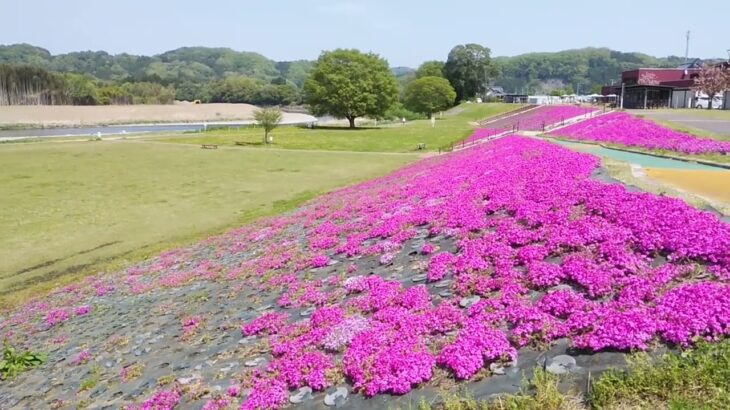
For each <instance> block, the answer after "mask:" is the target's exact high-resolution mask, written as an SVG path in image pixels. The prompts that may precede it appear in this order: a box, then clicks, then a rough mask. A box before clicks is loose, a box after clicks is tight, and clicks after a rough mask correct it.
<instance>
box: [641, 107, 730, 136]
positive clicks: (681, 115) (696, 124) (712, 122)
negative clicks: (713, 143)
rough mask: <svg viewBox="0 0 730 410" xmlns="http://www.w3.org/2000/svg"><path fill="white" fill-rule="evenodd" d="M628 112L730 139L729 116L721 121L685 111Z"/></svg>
mask: <svg viewBox="0 0 730 410" xmlns="http://www.w3.org/2000/svg"><path fill="white" fill-rule="evenodd" d="M630 112H631V114H635V115H645V116H646V117H647V118H650V119H657V120H662V121H670V122H674V123H678V124H681V125H685V126H687V127H691V128H697V129H700V130H704V131H709V132H714V133H715V134H719V135H724V136H726V137H730V115H728V119H721V118H708V117H704V116H703V114H702V113H696V114H693V113H692V112H688V111H687V110H681V111H677V112H672V111H656V110H636V111H633V110H632V111H630Z"/></svg>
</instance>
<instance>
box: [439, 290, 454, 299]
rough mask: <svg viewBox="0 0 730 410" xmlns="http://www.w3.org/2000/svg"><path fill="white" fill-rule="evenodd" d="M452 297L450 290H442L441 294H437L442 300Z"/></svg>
mask: <svg viewBox="0 0 730 410" xmlns="http://www.w3.org/2000/svg"><path fill="white" fill-rule="evenodd" d="M453 295H454V293H453V292H451V291H450V290H442V291H441V292H439V296H441V297H442V298H450V297H452V296H453Z"/></svg>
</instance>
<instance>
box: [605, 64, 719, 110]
mask: <svg viewBox="0 0 730 410" xmlns="http://www.w3.org/2000/svg"><path fill="white" fill-rule="evenodd" d="M720 65H722V66H723V67H726V68H727V67H728V65H730V63H720ZM701 66H702V64H701V61H700V60H699V59H695V60H693V61H691V62H688V63H687V64H682V65H681V66H679V67H677V68H640V69H638V70H630V71H624V72H623V73H621V83H622V84H623V86H622V85H610V86H604V87H603V89H602V91H601V94H603V95H610V94H616V95H618V96H619V98H620V97H621V91H622V89H623V91H624V92H625V95H624V96H623V107H624V108H643V109H646V108H691V107H692V106H693V100H694V98H695V90H694V84H695V80H696V79H697V77H699V75H700V68H701ZM725 106H726V107H727V98H725Z"/></svg>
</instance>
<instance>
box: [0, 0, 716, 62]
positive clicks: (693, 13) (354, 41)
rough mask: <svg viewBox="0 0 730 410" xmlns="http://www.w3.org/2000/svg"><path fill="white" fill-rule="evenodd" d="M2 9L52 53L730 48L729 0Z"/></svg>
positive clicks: (3, 33) (39, 4) (186, 2)
mask: <svg viewBox="0 0 730 410" xmlns="http://www.w3.org/2000/svg"><path fill="white" fill-rule="evenodd" d="M0 16H2V18H0V20H1V21H2V22H1V23H0V44H14V43H29V44H33V45H37V46H40V47H43V48H46V49H48V50H49V51H50V52H51V53H53V54H59V53H66V52H70V51H85V50H105V51H107V52H110V53H112V54H117V53H122V52H127V53H132V54H143V55H153V54H158V53H161V52H164V51H167V50H171V49H175V48H178V47H184V46H209V47H230V48H232V49H235V50H238V51H255V52H259V53H261V54H263V55H265V56H267V57H269V58H271V59H274V60H277V61H286V60H297V59H310V60H313V59H316V58H317V57H318V56H319V54H320V53H321V51H322V50H330V49H334V48H358V49H360V50H363V51H372V52H375V53H378V54H380V55H381V56H383V57H385V58H386V59H387V60H388V61H389V62H390V64H391V66H408V67H416V66H418V65H419V64H420V63H422V62H423V61H427V60H445V59H446V57H447V55H448V52H449V50H450V49H451V48H452V47H453V46H455V45H457V44H465V43H478V44H481V45H484V46H487V47H489V48H490V49H491V50H492V55H493V56H512V55H517V54H522V53H528V52H538V51H559V50H565V49H571V48H582V47H589V46H590V47H609V48H612V49H614V50H619V51H624V52H629V51H639V52H643V53H647V54H650V55H655V56H667V55H680V56H682V55H684V50H685V35H686V32H687V30H690V31H691V33H692V34H691V42H690V56H696V57H702V58H710V57H727V51H726V50H727V49H730V36H728V33H727V25H728V24H730V23H728V18H730V0H703V1H701V2H693V1H678V0H664V1H659V0H631V1H629V0H609V1H585V0H553V1H551V0H507V1H490V0H441V1H433V0H421V1H415V0H360V1H356V0H259V1H249V0H238V1H236V0H206V1H200V0H196V1H194V0H0Z"/></svg>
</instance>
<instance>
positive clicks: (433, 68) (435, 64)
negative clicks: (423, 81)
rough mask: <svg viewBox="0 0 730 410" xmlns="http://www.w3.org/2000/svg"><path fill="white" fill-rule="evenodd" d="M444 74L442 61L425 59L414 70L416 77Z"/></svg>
mask: <svg viewBox="0 0 730 410" xmlns="http://www.w3.org/2000/svg"><path fill="white" fill-rule="evenodd" d="M443 76H444V62H443V61H435V60H434V61H426V62H425V63H423V64H421V65H420V66H419V67H418V69H417V70H416V78H423V77H442V78H443Z"/></svg>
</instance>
